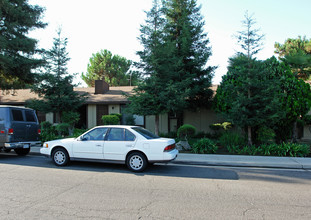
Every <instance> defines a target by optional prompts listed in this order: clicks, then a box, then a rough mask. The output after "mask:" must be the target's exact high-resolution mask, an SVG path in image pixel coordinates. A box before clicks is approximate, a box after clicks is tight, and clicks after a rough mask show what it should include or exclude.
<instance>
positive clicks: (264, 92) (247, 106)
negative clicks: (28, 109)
mask: <svg viewBox="0 0 311 220" xmlns="http://www.w3.org/2000/svg"><path fill="white" fill-rule="evenodd" d="M249 67H251V68H249ZM281 96H282V94H280V81H279V79H278V78H276V77H274V72H273V71H272V70H271V69H269V68H267V64H266V62H264V61H257V60H255V59H252V60H251V62H250V60H249V59H248V58H247V57H246V56H245V55H243V54H240V55H237V56H236V57H234V58H231V59H230V65H229V67H228V72H227V74H226V75H225V76H223V78H222V82H221V84H220V86H219V87H218V89H217V94H216V97H215V101H216V109H217V110H218V111H219V112H222V113H224V114H225V116H226V117H227V118H228V119H229V120H230V121H232V122H233V124H235V125H237V126H239V127H241V128H243V129H244V128H246V129H247V130H248V131H249V128H251V131H250V133H247V134H248V144H249V145H252V144H253V143H254V142H255V140H256V137H255V136H254V135H255V134H256V130H257V129H258V128H259V127H261V126H268V127H269V126H273V125H274V124H275V123H276V122H277V121H278V120H279V119H281V118H283V111H282V108H281V103H280V98H281Z"/></svg>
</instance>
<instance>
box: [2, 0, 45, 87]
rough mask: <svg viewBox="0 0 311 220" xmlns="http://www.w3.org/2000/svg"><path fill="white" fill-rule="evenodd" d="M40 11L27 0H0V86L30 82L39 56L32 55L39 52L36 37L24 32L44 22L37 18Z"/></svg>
mask: <svg viewBox="0 0 311 220" xmlns="http://www.w3.org/2000/svg"><path fill="white" fill-rule="evenodd" d="M43 11H44V10H43V8H41V7H39V6H33V5H29V4H28V1H27V0H19V1H16V0H14V1H12V0H0V88H2V89H11V88H22V87H24V86H25V84H32V83H33V82H34V80H35V74H34V73H33V72H32V70H33V69H35V68H36V67H38V66H40V65H41V64H42V63H43V60H41V59H37V58H35V57H34V55H35V54H38V52H39V50H38V49H37V40H35V39H32V38H30V37H29V36H27V34H28V33H29V31H30V30H33V29H35V28H44V27H45V26H46V24H44V23H43V22H41V21H40V17H41V15H42V13H43Z"/></svg>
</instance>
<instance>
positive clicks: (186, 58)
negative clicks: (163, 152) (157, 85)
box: [165, 0, 216, 109]
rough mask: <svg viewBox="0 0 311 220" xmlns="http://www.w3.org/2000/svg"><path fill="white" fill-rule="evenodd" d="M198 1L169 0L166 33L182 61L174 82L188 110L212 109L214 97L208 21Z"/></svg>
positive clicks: (173, 73) (173, 74)
mask: <svg viewBox="0 0 311 220" xmlns="http://www.w3.org/2000/svg"><path fill="white" fill-rule="evenodd" d="M200 9H201V7H198V6H197V4H196V0H170V1H166V19H167V25H166V30H165V31H166V32H167V34H168V37H169V40H170V41H171V42H173V44H174V45H175V46H176V47H175V51H174V56H175V59H176V60H178V61H179V62H178V66H177V68H176V71H174V72H172V73H171V74H172V79H173V81H174V82H175V86H176V88H178V89H179V90H181V91H182V92H183V93H184V96H185V97H186V98H187V105H186V106H185V107H184V108H189V109H196V108H198V107H208V106H209V104H210V101H211V98H212V95H213V92H212V90H211V89H210V87H211V83H212V77H213V71H214V70H215V68H216V67H211V66H207V61H208V60H209V57H210V56H211V54H212V52H211V48H210V47H209V46H208V45H209V39H208V38H207V34H206V33H205V32H204V25H205V23H204V21H203V17H202V15H201V14H200Z"/></svg>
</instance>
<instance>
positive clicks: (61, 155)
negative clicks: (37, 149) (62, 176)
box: [54, 151, 66, 164]
mask: <svg viewBox="0 0 311 220" xmlns="http://www.w3.org/2000/svg"><path fill="white" fill-rule="evenodd" d="M54 160H55V162H56V163H57V164H63V163H64V162H65V160H66V155H65V154H64V152H61V151H58V152H56V153H55V155H54Z"/></svg>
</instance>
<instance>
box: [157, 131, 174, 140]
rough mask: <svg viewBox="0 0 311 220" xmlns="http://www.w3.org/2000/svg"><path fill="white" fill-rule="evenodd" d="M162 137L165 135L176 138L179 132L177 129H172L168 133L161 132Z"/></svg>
mask: <svg viewBox="0 0 311 220" xmlns="http://www.w3.org/2000/svg"><path fill="white" fill-rule="evenodd" d="M159 136H160V137H164V138H174V139H175V138H176V137H177V133H176V132H175V131H170V132H168V133H160V134H159Z"/></svg>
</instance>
